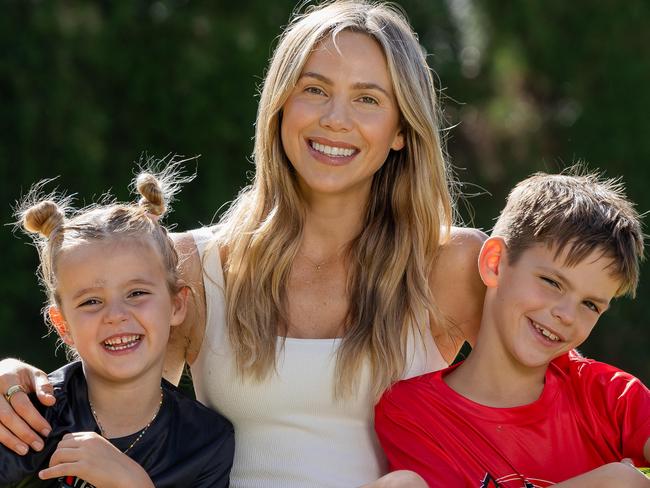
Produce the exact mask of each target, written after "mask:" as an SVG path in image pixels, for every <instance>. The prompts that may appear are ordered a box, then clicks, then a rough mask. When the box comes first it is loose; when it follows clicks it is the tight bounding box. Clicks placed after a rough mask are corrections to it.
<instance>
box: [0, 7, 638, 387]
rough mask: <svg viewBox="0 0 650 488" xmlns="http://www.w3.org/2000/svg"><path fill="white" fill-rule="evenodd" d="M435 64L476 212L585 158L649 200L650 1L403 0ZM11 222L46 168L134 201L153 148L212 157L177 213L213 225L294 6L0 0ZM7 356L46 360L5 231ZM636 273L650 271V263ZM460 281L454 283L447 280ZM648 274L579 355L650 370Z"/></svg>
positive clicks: (41, 329)
mask: <svg viewBox="0 0 650 488" xmlns="http://www.w3.org/2000/svg"><path fill="white" fill-rule="evenodd" d="M401 5H402V6H403V7H404V9H405V11H406V13H407V14H408V16H409V18H410V20H411V22H412V24H413V26H414V27H415V30H416V31H417V32H418V33H419V36H420V41H421V43H422V44H423V46H424V47H425V48H426V50H427V52H429V53H430V55H429V58H428V59H429V63H430V66H431V67H432V68H433V69H434V70H435V72H436V73H437V79H438V88H439V89H440V94H441V103H442V106H443V109H444V113H445V118H446V130H445V134H446V139H447V148H448V152H449V155H450V159H451V161H452V163H453V164H454V167H455V171H456V176H457V179H458V181H459V182H461V183H462V185H461V186H460V189H461V190H462V192H463V193H464V194H465V198H464V199H463V200H462V201H461V202H460V203H459V211H460V213H461V215H462V218H463V220H464V221H465V222H466V223H467V224H471V225H474V226H477V227H480V228H482V229H484V230H486V231H489V229H490V228H491V226H492V223H493V219H494V218H495V217H496V216H497V213H498V211H499V209H500V208H501V207H502V206H503V202H504V198H505V195H506V194H507V191H508V190H509V189H510V188H511V187H512V185H513V184H514V183H515V182H516V181H518V180H520V179H521V178H523V177H525V176H527V175H528V174H530V173H531V172H534V171H538V170H547V171H557V170H559V169H561V168H563V167H565V166H567V165H569V164H571V163H572V162H574V161H577V160H584V161H586V162H588V164H589V165H590V166H591V167H592V168H600V169H602V170H603V171H605V172H606V174H607V175H609V176H618V175H620V176H621V177H622V179H623V181H624V182H625V184H626V186H627V188H628V193H629V196H630V197H631V198H632V199H633V200H634V201H636V202H637V204H638V208H639V210H640V211H642V212H646V211H648V210H649V209H650V191H649V190H648V187H649V184H650V117H649V116H648V114H650V95H649V94H648V87H650V29H648V28H647V25H648V22H649V21H650V3H649V2H646V1H645V0H628V1H626V2H616V1H613V0H609V1H607V0H606V1H602V2H567V1H565V0H527V1H525V2H503V1H497V0H483V1H472V0H447V1H443V0H408V1H407V0H404V1H403V2H401ZM0 6H1V7H0V9H1V11H0V43H1V44H0V190H1V195H2V198H1V202H2V205H1V206H0V207H1V208H0V219H1V220H2V222H3V223H6V224H10V223H11V222H12V219H13V217H12V210H11V206H12V204H13V203H14V202H15V200H16V199H17V198H19V196H20V195H21V192H24V191H25V190H26V189H27V188H29V186H30V185H31V184H32V183H33V182H35V181H36V180H38V179H41V178H44V177H53V176H56V175H60V177H59V178H58V180H57V184H58V186H59V187H60V188H61V189H65V190H68V191H69V192H73V193H77V194H78V196H79V199H80V202H81V203H83V202H89V201H91V200H92V199H93V197H94V196H98V195H100V194H101V193H103V192H104V191H105V190H107V189H111V188H112V190H113V192H114V193H115V194H116V195H117V196H118V197H120V198H122V199H124V198H127V197H128V191H127V184H128V182H129V181H130V179H131V177H132V173H133V170H134V168H135V163H136V162H137V161H138V160H139V159H140V158H141V157H142V155H143V154H147V155H151V156H164V155H166V154H169V153H175V154H183V155H186V156H193V155H201V157H200V158H199V159H198V161H197V162H196V163H193V164H190V166H189V169H190V170H192V171H193V170H195V169H196V171H197V173H198V177H197V179H196V180H195V181H194V182H193V183H191V184H189V185H187V186H186V188H185V190H184V191H183V193H181V195H180V201H179V202H178V203H177V205H176V207H175V212H174V213H173V214H171V215H170V216H169V220H168V221H169V222H172V223H175V224H177V228H178V229H188V228H191V227H195V226H197V225H198V224H200V223H209V222H211V221H213V220H214V219H215V216H216V215H218V211H219V209H220V208H223V205H224V204H225V203H226V202H228V201H229V200H231V199H232V198H233V197H234V196H235V195H236V194H237V192H238V190H239V189H240V188H241V187H242V186H244V185H245V184H246V182H247V181H248V178H249V177H250V175H251V172H252V171H253V166H252V163H251V162H250V154H251V152H252V136H253V123H254V120H255V113H256V102H257V97H256V93H257V90H258V87H259V85H260V82H261V80H262V78H263V76H264V69H265V65H266V61H267V60H268V58H269V56H270V54H271V52H272V49H273V47H274V45H275V39H276V37H277V36H278V34H279V33H280V32H281V29H282V26H284V25H286V23H287V21H288V18H289V15H290V13H291V11H292V10H293V9H294V8H295V2H292V1H286V0H274V1H272V2H270V1H267V0H245V1H240V2H226V1H215V2H199V1H180V0H178V1H172V0H168V1H156V2H152V1H130V2H111V1H95V2H87V1H65V2H64V1H45V0H42V1H35V0H0ZM0 242H2V247H1V249H2V268H1V270H2V274H1V276H2V279H0V292H1V295H0V296H2V302H1V304H0V355H1V356H5V355H13V356H19V357H22V358H24V359H26V360H28V361H31V362H33V363H35V364H37V365H39V366H41V367H42V368H44V369H46V370H51V369H53V368H55V367H57V366H58V365H59V364H61V363H63V362H64V361H65V356H64V354H63V352H62V351H59V353H58V355H56V356H55V340H54V338H53V337H51V336H50V337H47V338H43V336H44V334H45V326H44V325H43V321H42V317H41V315H40V309H41V307H42V304H43V300H44V295H43V293H42V292H41V291H40V290H39V288H38V285H37V282H36V278H35V276H34V271H35V268H36V265H37V259H36V252H35V250H34V249H33V248H32V247H30V246H29V245H27V244H28V239H27V238H25V237H24V236H22V235H21V234H20V233H13V234H12V227H11V226H10V225H8V226H5V227H3V232H2V234H1V237H0ZM642 273H645V274H646V275H647V274H648V273H650V269H648V266H646V267H645V269H644V270H643V272H642ZM450 279H453V277H451V278H450ZM649 293H650V277H648V276H643V274H642V282H641V286H640V287H639V291H638V296H637V298H636V300H635V301H630V300H628V299H622V300H619V301H618V302H617V303H616V304H615V305H614V307H613V308H612V309H611V310H610V311H609V312H607V314H606V315H605V317H604V318H603V319H602V320H601V323H600V324H599V326H598V327H597V328H596V331H595V332H594V333H593V335H592V337H591V338H590V339H589V340H588V342H587V343H586V344H585V345H584V347H583V352H584V353H585V354H586V355H589V356H593V357H596V358H599V359H602V360H604V361H607V362H610V363H613V364H615V365H617V366H619V367H622V368H624V369H626V370H629V371H630V372H632V373H634V374H636V375H638V376H640V377H641V378H642V379H643V380H644V381H645V382H646V383H647V382H648V380H650V361H649V357H650V355H649V354H648V350H650V333H649V332H648V329H649V327H650V306H649V305H650V303H649V302H648V296H649Z"/></svg>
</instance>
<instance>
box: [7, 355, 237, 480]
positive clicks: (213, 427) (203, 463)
mask: <svg viewBox="0 0 650 488" xmlns="http://www.w3.org/2000/svg"><path fill="white" fill-rule="evenodd" d="M48 376H49V379H50V382H51V383H52V386H54V396H55V397H56V404H54V405H53V406H52V407H44V406H43V405H41V404H40V402H38V401H35V404H36V405H37V408H38V409H39V411H40V412H41V414H42V415H43V416H44V417H45V419H46V420H47V421H48V422H49V423H50V425H51V426H52V432H51V433H50V435H49V436H48V437H47V439H45V447H44V448H43V450H42V451H40V452H35V451H31V450H30V452H29V453H28V454H27V455H25V456H18V455H17V454H15V453H14V452H13V451H10V450H9V449H7V448H5V447H4V446H2V445H0V485H2V486H16V487H18V486H19V487H21V488H22V487H58V486H65V485H62V484H61V482H60V481H57V480H47V481H43V480H40V479H39V478H38V475H37V474H38V471H40V470H41V469H44V468H46V467H47V466H48V463H49V459H50V457H51V455H52V453H53V452H54V451H55V450H56V446H57V444H58V443H59V441H60V440H61V438H62V437H63V436H64V435H65V434H67V433H70V432H97V433H99V428H98V427H97V423H96V422H95V419H94V417H93V415H92V412H91V411H90V406H89V404H88V389H87V386H86V378H85V377H84V375H83V370H82V367H81V363H80V362H74V363H71V364H67V365H66V366H64V367H62V368H60V369H58V370H56V371H54V372H53V373H50V374H49V375H48ZM161 384H162V390H163V403H162V406H161V407H160V412H158V415H157V416H156V419H155V420H154V421H153V422H152V424H151V425H150V426H149V428H148V429H147V431H146V433H145V434H144V435H143V436H142V438H141V439H140V440H139V441H138V442H137V443H136V444H135V445H134V446H133V447H132V448H131V450H130V451H129V453H128V454H127V455H128V456H129V457H131V458H132V459H133V460H134V461H136V462H137V463H138V464H140V465H141V466H142V467H143V468H144V469H145V470H146V471H147V473H148V474H149V477H150V478H151V479H152V481H153V483H154V485H155V486H156V487H157V488H172V487H195V488H197V487H211V488H213V487H227V486H228V485H229V476H230V468H231V467H232V459H233V454H234V449H235V440H234V432H233V428H232V424H231V423H230V422H229V421H228V420H226V419H225V418H224V417H223V416H222V415H219V414H218V413H216V412H214V411H213V410H210V409H209V408H207V407H205V406H204V405H202V404H200V403H199V402H197V401H195V400H192V399H191V398H189V397H187V396H185V395H184V394H183V393H181V392H180V391H179V390H178V389H177V388H176V387H175V386H173V385H172V384H171V383H169V382H167V381H166V380H164V379H163V380H162V382H161ZM139 433H140V432H136V433H135V434H133V435H130V436H127V437H121V438H117V439H110V442H111V443H112V444H113V445H114V446H116V447H117V448H118V449H119V450H120V451H124V450H125V449H126V448H128V447H129V445H130V444H131V443H132V442H133V441H134V440H135V439H136V438H137V436H138V434H139ZM72 485H73V486H75V484H74V483H73V484H72ZM78 486H82V484H79V485H78ZM86 486H87V485H86Z"/></svg>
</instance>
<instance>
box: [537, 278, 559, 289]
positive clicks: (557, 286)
mask: <svg viewBox="0 0 650 488" xmlns="http://www.w3.org/2000/svg"><path fill="white" fill-rule="evenodd" d="M540 278H541V279H542V281H544V282H546V283H548V284H549V285H551V286H553V287H555V288H558V289H559V288H560V284H559V283H558V282H557V281H555V280H554V279H552V278H548V277H547V276H541V277H540Z"/></svg>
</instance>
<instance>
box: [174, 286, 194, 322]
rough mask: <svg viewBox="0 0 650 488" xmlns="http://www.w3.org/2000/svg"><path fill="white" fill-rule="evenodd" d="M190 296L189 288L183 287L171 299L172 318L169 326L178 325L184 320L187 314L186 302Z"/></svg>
mask: <svg viewBox="0 0 650 488" xmlns="http://www.w3.org/2000/svg"><path fill="white" fill-rule="evenodd" d="M189 294H190V287H189V286H183V287H182V288H181V289H180V291H179V292H178V293H177V294H176V295H174V296H173V297H172V316H171V321H170V325H171V326H175V325H180V324H182V323H183V320H185V314H186V313H187V300H188V297H189Z"/></svg>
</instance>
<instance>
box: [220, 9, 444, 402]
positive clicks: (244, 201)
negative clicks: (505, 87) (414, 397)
mask: <svg viewBox="0 0 650 488" xmlns="http://www.w3.org/2000/svg"><path fill="white" fill-rule="evenodd" d="M342 31H354V32H359V33H364V34H367V35H368V36H370V37H371V38H373V39H374V40H375V41H376V42H377V43H378V44H379V45H380V46H381V48H382V50H383V52H384V54H385V57H386V62H387V65H388V71H389V75H390V77H391V79H392V83H393V89H394V92H395V96H396V99H397V103H398V106H399V109H400V114H401V120H400V126H401V130H402V131H403V134H404V139H405V142H406V144H405V147H404V149H402V150H401V151H391V152H390V154H389V156H388V158H387V159H386V162H385V164H384V165H383V167H382V168H381V169H380V170H379V171H378V172H377V173H376V174H375V176H374V178H373V182H372V190H371V196H370V200H369V202H368V205H367V209H366V212H365V220H364V223H363V230H362V231H361V233H360V234H359V235H358V236H357V237H356V239H354V240H353V241H352V242H351V243H350V246H349V249H348V257H349V263H350V267H349V272H348V295H349V303H350V306H349V310H348V314H347V318H346V322H345V324H344V325H345V332H344V336H343V341H342V344H341V346H340V348H339V349H338V358H337V371H336V375H337V376H336V377H337V378H338V383H337V384H336V385H335V388H336V392H337V394H338V395H340V394H345V393H347V392H351V391H353V388H354V385H355V381H356V379H357V378H358V372H359V371H360V369H361V366H362V365H363V364H364V363H365V362H366V361H368V360H369V365H370V367H371V376H370V377H371V378H372V391H373V393H374V394H375V395H378V394H380V393H381V392H382V391H383V390H384V389H386V388H387V387H388V386H389V385H391V384H392V383H393V382H395V381H397V380H398V379H400V377H401V375H402V374H403V372H404V369H405V362H406V340H407V335H408V333H409V331H411V332H413V333H416V334H418V333H423V332H426V333H430V331H428V330H427V331H425V329H426V328H427V327H428V326H429V325H428V324H430V322H431V320H430V317H433V318H434V320H433V322H432V323H431V324H430V327H431V328H434V329H439V328H441V327H443V326H442V325H441V324H442V321H441V320H439V315H440V314H439V313H438V311H437V310H436V308H435V306H434V301H433V297H432V296H431V292H430V288H429V275H430V273H431V270H432V266H433V261H434V259H435V256H436V254H437V250H438V248H439V245H440V243H441V242H443V241H444V240H445V239H446V238H447V237H448V235H449V232H450V227H451V225H452V222H453V220H454V210H453V208H454V207H453V203H452V196H451V194H450V189H449V186H448V182H449V175H448V167H447V163H446V159H445V155H444V154H443V150H442V148H441V136H440V133H439V113H438V106H437V102H436V91H435V88H434V83H433V77H432V73H431V70H430V68H429V67H428V65H427V62H426V59H425V53H424V51H423V49H422V48H421V46H420V45H419V43H418V40H417V37H416V35H415V33H414V32H413V31H412V29H411V27H410V25H409V24H408V21H407V20H406V18H405V16H404V15H403V13H402V12H401V11H399V10H398V8H397V7H395V6H392V5H387V4H376V3H370V2H366V1H335V2H331V3H327V4H325V5H321V6H320V7H317V8H310V9H308V10H307V11H306V12H304V13H302V14H296V15H295V16H294V18H293V20H292V21H291V23H290V24H289V26H288V27H287V28H286V30H285V31H284V33H283V34H282V36H281V38H280V40H279V44H278V46H277V48H276V49H275V52H274V54H273V56H272V58H271V62H270V66H269V69H268V73H267V75H266V79H265V81H264V85H263V89H262V92H261V97H260V101H259V109H258V114H257V122H256V130H255V149H254V155H253V156H254V161H255V166H256V172H255V177H254V180H253V182H252V184H251V185H250V186H249V187H247V188H245V189H244V190H243V191H242V192H241V194H240V195H239V196H238V198H237V199H236V200H235V202H234V203H233V204H232V206H231V207H230V209H229V210H228V211H227V212H226V214H225V215H224V216H223V218H222V220H221V224H222V226H221V229H222V231H221V234H220V237H219V238H220V245H222V246H225V248H226V249H227V250H228V258H227V262H226V266H225V282H226V303H227V319H228V324H229V334H230V341H231V344H232V347H233V350H234V354H235V358H236V363H237V366H238V368H239V371H240V373H246V374H248V375H252V376H253V377H255V378H258V379H261V378H263V377H264V376H266V375H267V374H268V373H269V372H270V371H272V370H273V368H274V365H275V359H276V340H277V337H278V336H285V335H286V330H287V329H286V324H287V303H286V296H287V289H286V283H287V282H288V278H289V273H290V271H291V266H292V263H293V261H294V258H295V257H296V254H297V252H298V249H299V246H300V242H301V237H302V229H303V221H304V217H305V204H304V202H303V199H302V198H301V195H300V192H299V189H298V185H297V182H296V177H295V174H294V172H293V171H292V170H291V163H290V162H289V161H288V159H287V156H286V154H285V153H284V150H283V147H282V141H281V139H280V124H281V119H282V107H283V105H284V103H285V102H286V100H287V98H288V97H289V95H290V93H291V91H292V89H293V87H294V86H295V84H296V82H297V80H298V78H299V76H300V74H301V71H302V69H303V66H304V64H305V62H306V61H307V58H308V57H309V56H310V54H311V53H312V51H313V49H314V47H315V46H316V45H317V44H318V43H319V42H321V41H322V40H323V39H324V38H326V37H328V36H332V37H333V38H334V39H335V38H336V36H337V35H338V34H339V33H340V32H342ZM435 332H437V330H436V331H435Z"/></svg>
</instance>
